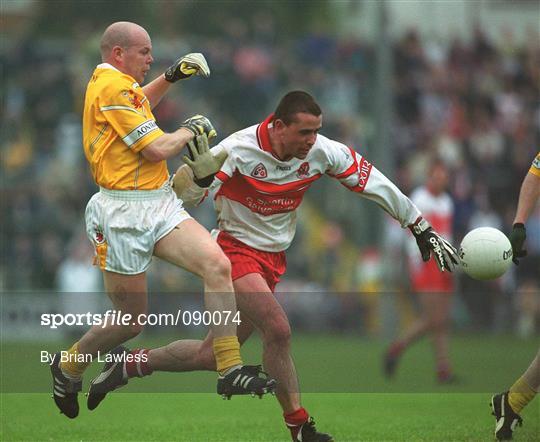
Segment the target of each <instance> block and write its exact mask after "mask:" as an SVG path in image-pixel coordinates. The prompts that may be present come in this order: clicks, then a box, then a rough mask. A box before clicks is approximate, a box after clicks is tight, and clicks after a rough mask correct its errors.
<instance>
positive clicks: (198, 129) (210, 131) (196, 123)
mask: <svg viewBox="0 0 540 442" xmlns="http://www.w3.org/2000/svg"><path fill="white" fill-rule="evenodd" d="M180 127H185V128H186V129H189V130H190V131H191V132H192V133H193V135H195V136H198V135H202V134H206V136H207V137H208V139H209V140H211V139H212V138H214V137H216V136H217V132H216V129H214V126H212V123H211V122H210V120H209V119H208V118H206V117H203V116H202V115H194V116H193V117H191V118H188V119H187V120H186V121H184V122H183V123H182V124H181V125H180Z"/></svg>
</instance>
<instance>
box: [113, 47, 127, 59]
mask: <svg viewBox="0 0 540 442" xmlns="http://www.w3.org/2000/svg"><path fill="white" fill-rule="evenodd" d="M123 53H124V49H123V48H122V47H121V46H115V47H113V48H112V50H111V54H112V56H113V58H114V59H115V60H117V61H118V60H121V59H122V54H123Z"/></svg>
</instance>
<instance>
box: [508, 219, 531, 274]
mask: <svg viewBox="0 0 540 442" xmlns="http://www.w3.org/2000/svg"><path fill="white" fill-rule="evenodd" d="M526 238H527V232H526V231H525V226H524V225H523V224H522V223H515V224H514V226H513V227H512V231H511V232H510V236H509V237H508V239H509V240H510V244H512V261H514V264H515V265H519V260H518V258H524V257H525V256H527V250H525V249H524V248H523V243H525V239H526Z"/></svg>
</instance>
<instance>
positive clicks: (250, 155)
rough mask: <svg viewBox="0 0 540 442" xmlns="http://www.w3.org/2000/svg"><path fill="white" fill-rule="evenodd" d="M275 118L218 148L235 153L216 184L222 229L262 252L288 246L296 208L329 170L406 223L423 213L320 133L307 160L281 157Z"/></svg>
mask: <svg viewBox="0 0 540 442" xmlns="http://www.w3.org/2000/svg"><path fill="white" fill-rule="evenodd" d="M271 119H272V115H271V116H270V117H268V118H267V119H266V120H265V121H263V122H262V123H261V124H259V125H255V126H251V127H248V128H247V129H244V130H241V131H239V132H236V133H234V134H232V135H231V136H229V137H227V138H226V139H224V140H223V141H221V142H220V143H219V144H218V145H217V146H215V147H214V149H217V151H219V150H221V149H225V150H226V151H227V152H228V154H229V156H228V158H227V160H226V161H225V163H224V164H223V167H222V169H221V171H220V172H218V173H217V175H216V180H214V184H213V185H212V188H216V189H217V192H216V194H215V206H216V209H217V212H218V225H219V229H220V230H222V231H225V232H227V233H229V234H230V235H232V236H233V237H235V238H236V239H238V240H240V241H242V242H243V243H245V244H247V245H249V246H251V247H253V248H256V249H258V250H262V251H268V252H280V251H283V250H285V249H287V248H288V247H289V245H290V243H291V241H292V240H293V237H294V234H295V231H296V208H297V207H298V206H299V205H300V203H301V202H302V198H303V196H304V193H305V192H306V191H307V189H309V187H310V186H311V185H312V184H313V182H315V181H316V180H318V179H319V178H321V177H322V176H323V175H325V174H326V175H329V176H331V177H333V178H336V179H338V180H339V181H340V182H341V184H343V185H344V186H345V187H347V188H348V189H349V190H351V191H353V192H356V193H358V194H359V195H360V196H363V197H365V198H368V199H370V200H372V201H375V202H376V203H377V204H378V205H379V206H380V207H382V208H383V209H384V210H385V211H386V212H388V213H389V214H390V215H391V216H392V217H393V218H395V219H397V220H398V221H399V222H400V223H401V225H402V227H406V226H408V225H410V224H412V223H414V222H415V221H416V219H417V218H418V217H419V216H420V212H419V211H418V209H417V208H416V206H415V205H414V204H413V203H412V201H411V200H409V198H407V197H406V196H405V195H403V193H401V191H400V190H399V189H398V188H397V187H396V186H395V185H394V184H393V183H392V182H391V181H389V180H388V179H387V178H386V177H385V176H384V175H383V174H382V173H381V172H379V171H378V170H377V169H376V168H375V167H373V166H372V164H371V163H370V162H368V161H367V160H366V159H365V158H363V157H362V156H361V155H360V154H358V153H357V152H355V151H354V150H352V149H351V148H349V147H347V146H345V145H344V144H341V143H339V142H337V141H333V140H330V139H329V138H327V137H325V136H323V135H320V134H319V135H318V136H317V140H316V142H315V144H314V145H313V147H312V148H311V150H310V151H309V153H308V155H307V157H306V158H305V159H298V158H293V159H291V160H289V161H281V160H280V159H279V158H278V157H277V156H276V155H275V154H274V152H273V150H272V146H271V143H270V136H269V133H268V128H269V127H270V126H271ZM217 151H216V152H217Z"/></svg>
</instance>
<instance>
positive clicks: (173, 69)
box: [165, 52, 210, 83]
mask: <svg viewBox="0 0 540 442" xmlns="http://www.w3.org/2000/svg"><path fill="white" fill-rule="evenodd" d="M193 75H202V76H203V77H209V76H210V68H209V67H208V63H206V59H205V58H204V55H203V54H200V53H198V52H197V53H192V54H187V55H184V56H183V57H182V58H179V59H178V60H176V61H175V62H174V63H173V64H172V65H171V66H169V68H168V69H167V70H166V71H165V80H167V81H168V82H169V83H175V82H177V81H178V80H183V79H184V78H189V77H191V76H193Z"/></svg>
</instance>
